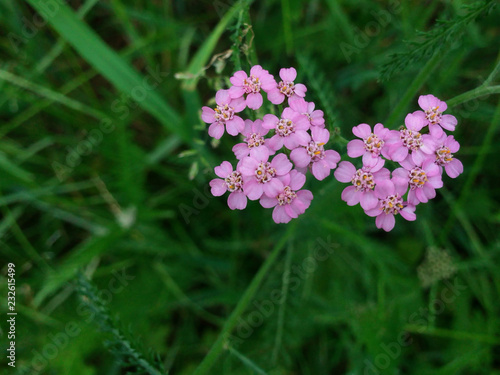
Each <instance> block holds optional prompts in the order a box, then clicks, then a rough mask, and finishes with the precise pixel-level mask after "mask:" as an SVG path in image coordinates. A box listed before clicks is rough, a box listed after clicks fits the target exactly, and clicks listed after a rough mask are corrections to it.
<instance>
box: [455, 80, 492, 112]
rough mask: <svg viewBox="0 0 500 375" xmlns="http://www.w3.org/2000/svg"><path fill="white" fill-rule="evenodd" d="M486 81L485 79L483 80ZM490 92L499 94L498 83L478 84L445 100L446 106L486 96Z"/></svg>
mask: <svg viewBox="0 0 500 375" xmlns="http://www.w3.org/2000/svg"><path fill="white" fill-rule="evenodd" d="M485 82H486V81H485ZM490 94H500V85H497V86H483V85H481V86H479V87H476V88H475V89H473V90H470V91H467V92H464V93H463V94H460V95H457V96H455V97H454V98H452V99H450V100H448V101H447V104H448V107H455V106H457V105H459V104H462V103H465V102H468V101H471V100H474V99H477V98H480V97H483V96H487V95H490Z"/></svg>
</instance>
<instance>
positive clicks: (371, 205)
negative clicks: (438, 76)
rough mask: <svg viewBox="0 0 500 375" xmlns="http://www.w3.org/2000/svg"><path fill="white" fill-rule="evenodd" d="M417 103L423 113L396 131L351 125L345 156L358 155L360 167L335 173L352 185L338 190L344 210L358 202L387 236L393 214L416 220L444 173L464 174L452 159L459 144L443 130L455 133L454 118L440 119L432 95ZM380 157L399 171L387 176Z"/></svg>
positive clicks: (441, 106)
mask: <svg viewBox="0 0 500 375" xmlns="http://www.w3.org/2000/svg"><path fill="white" fill-rule="evenodd" d="M418 104H419V105H420V108H421V109H422V110H419V111H415V112H413V113H409V114H408V115H407V116H406V118H405V126H401V128H400V129H399V130H389V129H387V128H385V127H384V126H383V125H382V124H376V125H375V126H374V128H373V130H372V128H371V127H370V126H369V125H367V124H360V125H358V126H355V127H354V128H353V129H352V132H353V133H354V135H355V136H356V137H358V138H360V139H355V140H352V141H350V142H349V143H348V145H347V154H348V155H349V156H350V157H351V158H357V157H362V167H361V168H359V169H358V168H356V167H355V166H354V165H353V164H352V163H350V162H348V161H343V162H341V163H340V164H339V167H338V168H337V170H336V171H335V174H334V175H335V178H336V179H337V180H338V181H340V182H345V183H348V182H350V183H351V184H352V185H351V186H349V187H347V188H345V189H344V191H343V192H342V200H344V201H345V202H347V204H348V205H349V206H354V205H356V204H358V203H359V204H360V205H361V207H362V208H363V210H364V211H365V213H366V214H367V215H368V216H372V217H376V220H375V224H376V226H377V228H382V229H384V230H385V231H387V232H388V231H390V230H392V229H393V228H394V225H395V216H396V215H397V214H400V215H401V216H402V217H403V218H404V219H406V220H410V221H413V220H415V219H416V215H415V208H416V206H417V205H418V204H420V203H426V202H428V201H429V199H432V198H434V197H435V196H436V189H439V188H441V187H442V186H443V180H442V175H443V170H444V171H445V172H446V174H447V175H448V176H449V177H451V178H456V177H457V176H458V175H460V174H461V173H462V172H463V165H462V163H461V162H460V161H459V160H458V159H456V158H454V155H453V154H454V153H456V152H457V151H458V150H459V148H460V145H459V143H458V142H457V141H456V140H455V139H454V137H453V136H452V135H447V134H446V133H445V132H444V130H449V131H453V130H455V126H456V124H457V120H456V118H455V117H454V116H452V115H448V114H446V115H444V114H443V112H444V111H446V109H447V106H446V103H445V102H443V101H441V100H439V99H438V98H436V97H435V96H433V95H423V96H420V98H419V99H418ZM443 129H444V130H443ZM426 130H428V133H426V134H424V132H425V131H426ZM385 159H387V160H391V161H394V162H397V163H399V165H400V168H397V169H395V170H393V171H392V175H391V172H390V171H389V170H388V169H387V168H384V164H385V161H386V160H385Z"/></svg>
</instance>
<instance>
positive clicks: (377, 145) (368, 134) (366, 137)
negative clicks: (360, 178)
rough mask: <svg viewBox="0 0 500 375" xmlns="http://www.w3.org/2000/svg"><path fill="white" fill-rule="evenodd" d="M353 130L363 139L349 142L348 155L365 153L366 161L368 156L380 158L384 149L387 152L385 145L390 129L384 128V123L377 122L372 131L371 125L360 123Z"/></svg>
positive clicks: (364, 158)
mask: <svg viewBox="0 0 500 375" xmlns="http://www.w3.org/2000/svg"><path fill="white" fill-rule="evenodd" d="M352 132H353V134H354V135H355V136H356V137H359V138H361V139H362V140H360V139H354V140H352V141H350V142H349V143H348V144H347V155H349V156H350V157H351V158H357V157H359V156H361V155H363V163H364V162H366V161H367V160H368V158H379V157H380V153H381V152H383V151H384V154H385V149H384V145H385V142H386V140H387V138H388V136H389V134H390V133H389V132H390V131H389V129H387V128H384V125H382V124H376V125H375V127H374V128H373V132H372V129H371V127H370V125H368V124H359V125H358V126H355V127H353V128H352ZM384 156H386V155H384Z"/></svg>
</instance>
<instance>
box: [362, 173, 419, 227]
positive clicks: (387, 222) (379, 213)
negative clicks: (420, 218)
mask: <svg viewBox="0 0 500 375" xmlns="http://www.w3.org/2000/svg"><path fill="white" fill-rule="evenodd" d="M406 190H407V187H406V186H405V185H404V184H400V183H398V182H396V181H395V180H384V181H380V182H378V183H377V186H376V187H375V196H376V197H377V198H378V204H377V206H375V207H374V208H372V209H370V210H366V211H365V213H366V214H367V215H368V216H372V217H376V219H375V225H376V226H377V228H379V229H383V230H385V231H386V232H389V231H391V230H392V229H393V228H394V225H395V223H396V219H395V218H394V216H395V215H397V214H401V216H402V217H403V218H405V219H406V220H408V221H414V220H415V219H416V218H417V216H416V215H415V206H413V205H410V204H407V202H404V201H403V198H402V197H403V195H405V193H406Z"/></svg>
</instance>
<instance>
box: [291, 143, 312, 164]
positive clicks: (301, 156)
mask: <svg viewBox="0 0 500 375" xmlns="http://www.w3.org/2000/svg"><path fill="white" fill-rule="evenodd" d="M290 159H292V161H293V162H294V163H295V165H296V166H297V167H300V168H303V167H306V166H307V165H308V164H309V163H310V162H311V156H310V155H309V154H308V152H307V150H306V149H305V148H304V147H298V148H296V149H295V150H293V151H292V152H291V153H290Z"/></svg>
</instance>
